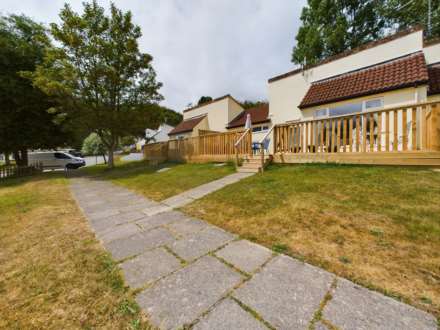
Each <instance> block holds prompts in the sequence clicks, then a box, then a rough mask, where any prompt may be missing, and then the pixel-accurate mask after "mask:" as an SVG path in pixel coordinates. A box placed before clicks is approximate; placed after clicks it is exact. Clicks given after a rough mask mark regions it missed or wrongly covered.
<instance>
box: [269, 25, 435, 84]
mask: <svg viewBox="0 0 440 330" xmlns="http://www.w3.org/2000/svg"><path fill="white" fill-rule="evenodd" d="M421 30H423V27H422V26H421V25H417V26H413V27H410V28H408V29H406V30H402V31H399V32H397V33H394V34H392V35H389V36H386V37H384V38H382V39H379V40H374V41H370V42H367V43H365V44H363V45H360V46H359V47H356V48H353V49H348V50H346V51H344V52H342V53H339V54H336V55H333V56H330V57H328V58H326V59H324V60H322V61H319V62H318V63H316V64H313V65H306V66H305V67H303V68H297V69H294V70H292V71H289V72H287V73H284V74H281V75H278V76H275V77H273V78H270V79H269V80H268V81H269V84H270V83H272V82H274V81H277V80H281V79H284V78H287V77H290V76H293V75H295V74H298V73H300V72H301V71H304V70H309V69H312V68H316V67H318V66H321V65H324V64H327V63H330V62H333V61H336V60H339V59H341V58H344V57H347V56H350V55H353V54H356V53H359V52H361V51H363V50H366V49H370V48H374V47H376V46H380V45H383V44H386V43H387V42H390V41H393V40H396V39H399V38H402V37H405V36H407V35H408V34H411V33H414V32H417V31H421ZM428 43H431V42H430V41H427V44H428ZM432 43H435V41H433V42H432Z"/></svg>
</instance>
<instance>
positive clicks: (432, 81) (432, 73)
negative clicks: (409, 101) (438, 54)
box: [428, 63, 440, 95]
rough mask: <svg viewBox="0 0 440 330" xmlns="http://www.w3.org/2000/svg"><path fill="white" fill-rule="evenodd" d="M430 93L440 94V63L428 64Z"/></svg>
mask: <svg viewBox="0 0 440 330" xmlns="http://www.w3.org/2000/svg"><path fill="white" fill-rule="evenodd" d="M428 75H429V87H428V95H433V94H440V63H436V64H433V65H430V66H428Z"/></svg>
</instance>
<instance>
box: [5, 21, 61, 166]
mask: <svg viewBox="0 0 440 330" xmlns="http://www.w3.org/2000/svg"><path fill="white" fill-rule="evenodd" d="M49 46H50V42H49V38H48V36H47V35H46V31H45V28H44V27H43V26H42V25H41V24H38V23H35V22H34V21H32V20H31V19H30V18H28V17H26V16H17V15H11V16H7V17H0V108H1V114H0V118H1V120H0V151H1V152H4V153H5V154H6V155H8V154H9V153H12V154H13V155H14V158H15V161H16V163H17V165H19V166H25V165H27V163H28V159H27V152H28V149H38V148H52V147H56V146H59V145H61V144H63V143H64V142H66V140H67V133H66V132H64V131H63V130H62V126H61V125H58V124H61V122H60V121H59V120H58V124H57V122H56V119H57V118H56V117H55V115H54V114H53V113H51V112H49V111H47V110H48V109H49V108H51V107H52V106H54V103H53V100H51V99H49V98H48V97H47V95H45V94H44V93H43V92H42V91H41V90H39V89H38V88H36V87H34V86H32V82H31V81H30V80H29V79H27V78H26V77H25V76H26V75H25V72H32V71H33V70H35V68H36V66H37V65H39V64H40V63H41V62H42V61H43V57H44V54H45V49H46V47H49Z"/></svg>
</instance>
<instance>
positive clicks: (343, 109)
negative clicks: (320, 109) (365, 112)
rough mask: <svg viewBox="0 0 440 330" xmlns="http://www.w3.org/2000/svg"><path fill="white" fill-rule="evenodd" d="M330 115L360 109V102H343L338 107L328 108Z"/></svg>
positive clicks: (354, 111)
mask: <svg viewBox="0 0 440 330" xmlns="http://www.w3.org/2000/svg"><path fill="white" fill-rule="evenodd" d="M329 110H330V117H335V116H343V115H349V114H351V113H356V112H361V111H362V102H359V103H350V104H344V105H341V106H339V107H334V108H330V109H329Z"/></svg>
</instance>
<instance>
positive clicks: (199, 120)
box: [168, 95, 244, 139]
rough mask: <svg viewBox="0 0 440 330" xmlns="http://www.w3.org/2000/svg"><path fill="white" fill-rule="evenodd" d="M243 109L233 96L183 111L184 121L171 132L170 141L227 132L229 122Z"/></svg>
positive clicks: (226, 96) (223, 97)
mask: <svg viewBox="0 0 440 330" xmlns="http://www.w3.org/2000/svg"><path fill="white" fill-rule="evenodd" d="M243 110H244V109H243V107H242V106H241V105H240V103H239V102H238V101H236V100H235V99H234V98H233V97H232V96H231V95H225V96H222V97H219V98H216V99H214V100H212V101H210V102H207V103H204V104H201V105H198V106H195V107H192V108H189V109H186V110H184V111H183V120H182V122H180V123H179V124H178V125H177V126H176V127H175V128H174V129H173V130H172V131H171V132H169V133H168V135H169V136H170V139H181V138H186V137H195V136H199V135H201V134H206V133H209V132H226V131H227V126H228V124H229V122H230V121H231V120H232V119H234V118H236V117H237V116H238V115H239V114H240V113H241V112H243Z"/></svg>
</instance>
